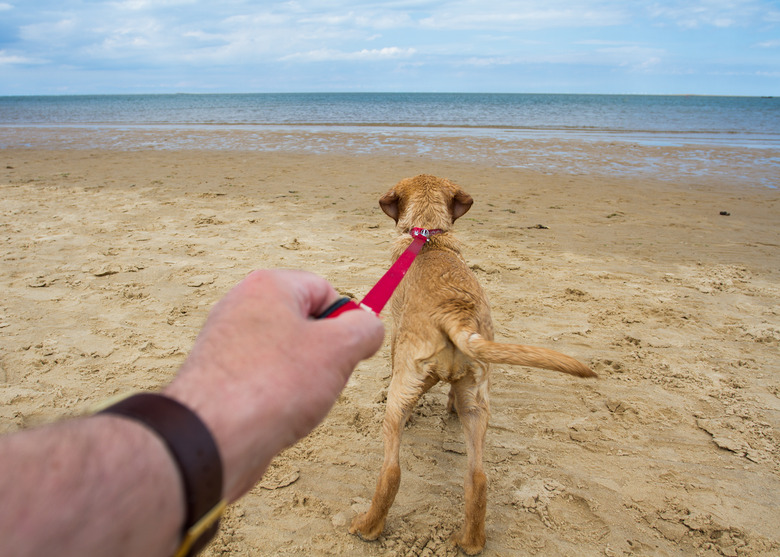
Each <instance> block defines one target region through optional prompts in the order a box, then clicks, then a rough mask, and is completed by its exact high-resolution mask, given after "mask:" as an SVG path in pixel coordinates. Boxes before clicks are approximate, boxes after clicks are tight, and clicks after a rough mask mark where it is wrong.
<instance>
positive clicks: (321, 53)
mask: <svg viewBox="0 0 780 557" xmlns="http://www.w3.org/2000/svg"><path fill="white" fill-rule="evenodd" d="M415 52H416V51H415V49H413V48H398V47H396V46H391V47H386V48H374V49H367V48H364V49H362V50H359V51H355V52H341V51H338V50H333V49H327V48H323V49H317V50H310V51H309V52H297V53H294V54H288V55H286V56H282V57H281V58H280V60H282V61H290V60H300V61H306V62H326V61H340V60H358V61H372V60H392V59H398V58H409V57H411V56H413V55H414V54H415Z"/></svg>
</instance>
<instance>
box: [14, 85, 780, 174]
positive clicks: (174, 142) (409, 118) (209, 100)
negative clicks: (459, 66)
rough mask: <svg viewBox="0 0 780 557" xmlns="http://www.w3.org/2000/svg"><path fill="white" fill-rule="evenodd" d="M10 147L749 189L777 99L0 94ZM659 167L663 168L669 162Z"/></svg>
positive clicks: (775, 146)
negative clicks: (179, 152) (634, 178)
mask: <svg viewBox="0 0 780 557" xmlns="http://www.w3.org/2000/svg"><path fill="white" fill-rule="evenodd" d="M583 144H589V145H597V146H599V145H620V146H623V147H632V146H634V147H637V146H638V147H645V148H656V152H658V153H659V155H658V156H650V157H649V158H648V157H645V159H646V160H645V162H644V163H642V164H638V163H637V161H632V162H631V163H630V164H624V163H623V162H621V161H622V158H621V157H624V156H625V155H626V153H625V149H623V150H622V152H621V153H620V154H615V155H614V156H609V154H608V153H607V152H605V157H603V160H600V161H592V160H590V161H589V160H587V158H588V156H589V155H588V154H587V153H586V152H585V151H584V150H583V149H582V148H581V147H582V145H583ZM13 147H44V148H45V147H51V148H112V149H130V150H132V149H193V148H197V149H230V150H248V151H252V150H264V151H268V150H271V151H302V152H309V153H329V152H341V153H352V154H395V155H403V156H430V157H438V158H459V159H466V160H469V161H474V162H480V163H488V164H496V165H499V166H516V167H524V168H532V169H535V170H543V171H554V170H561V169H563V170H565V171H569V172H584V171H589V169H592V167H597V168H600V169H603V170H605V171H607V172H625V171H637V172H659V171H664V172H669V171H675V170H676V171H678V172H681V173H683V174H686V173H687V174H691V173H693V174H697V175H701V174H702V173H704V174H707V173H708V172H715V173H720V174H723V173H724V172H726V173H728V172H734V173H736V174H735V176H736V175H741V174H740V173H741V172H742V171H743V170H744V171H745V172H747V170H748V169H749V168H753V169H755V166H756V165H758V166H759V167H762V168H764V167H765V169H766V173H764V174H766V175H763V174H762V177H760V179H759V181H760V182H761V185H765V186H770V187H776V186H777V185H778V181H780V179H778V178H777V175H778V174H779V173H780V98H760V97H707V96H643V95H553V94H550V95H539V94H456V93H452V94H443V93H442V94H439V93H430V94H428V93H409V94H407V93H299V94H203V95H202V94H196V95H191V94H173V95H97V96H90V95H84V96H42V97H36V96H25V97H0V148H13ZM669 147H672V148H674V147H679V148H684V149H685V153H686V155H685V156H683V157H677V158H678V160H676V161H674V160H671V159H670V160H667V161H664V160H663V158H664V157H662V156H661V155H660V153H662V152H663V149H664V148H669ZM551 148H552V149H553V151H554V152H550V149H551ZM714 148H725V149H730V150H733V149H736V150H741V151H742V152H744V151H747V152H748V153H749V154H743V155H742V156H741V157H737V160H736V167H735V162H734V158H733V157H732V156H729V160H728V161H727V160H725V159H724V160H721V158H719V157H718V156H717V155H715V154H714ZM591 151H592V149H591ZM637 156H638V155H637ZM641 158H642V157H639V159H641ZM740 161H743V162H740ZM596 162H598V164H597V165H596V164H595V163H596ZM710 163H711V164H710ZM670 164H671V165H672V167H673V168H667V166H668V165H670ZM624 167H625V168H624ZM743 167H744V168H743ZM742 174H744V172H742ZM773 175H774V178H773ZM743 177H744V176H743Z"/></svg>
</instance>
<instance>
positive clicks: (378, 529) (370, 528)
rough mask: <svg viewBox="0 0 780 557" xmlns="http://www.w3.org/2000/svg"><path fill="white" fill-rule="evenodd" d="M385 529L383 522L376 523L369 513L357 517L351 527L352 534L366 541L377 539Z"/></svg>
mask: <svg viewBox="0 0 780 557" xmlns="http://www.w3.org/2000/svg"><path fill="white" fill-rule="evenodd" d="M384 528H385V523H384V521H383V520H381V521H378V522H377V521H375V520H372V519H371V517H370V516H369V513H363V514H359V515H357V516H356V517H355V518H354V519H353V520H352V524H351V525H350V527H349V533H350V534H356V535H358V536H360V537H361V538H362V539H364V540H366V541H369V542H370V541H374V540H375V539H377V538H378V537H379V536H380V534H381V533H382V530H384Z"/></svg>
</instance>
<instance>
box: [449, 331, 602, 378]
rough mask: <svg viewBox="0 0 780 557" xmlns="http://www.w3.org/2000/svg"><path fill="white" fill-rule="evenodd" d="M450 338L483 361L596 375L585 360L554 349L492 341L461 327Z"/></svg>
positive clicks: (461, 348) (578, 374) (580, 374)
mask: <svg viewBox="0 0 780 557" xmlns="http://www.w3.org/2000/svg"><path fill="white" fill-rule="evenodd" d="M450 338H452V341H453V343H454V344H455V346H457V347H458V349H460V351H461V352H463V353H464V354H466V355H467V356H469V357H471V358H474V359H475V360H480V361H482V362H492V363H495V364H512V365H518V366H530V367H540V368H544V369H552V370H554V371H562V372H563V373H568V374H570V375H576V376H577V377H597V375H596V374H595V373H594V372H593V371H592V370H591V369H590V368H589V367H588V366H586V365H585V364H583V363H581V362H579V361H577V360H575V359H574V358H572V357H571V356H567V355H565V354H561V353H560V352H556V351H555V350H548V349H547V348H539V347H537V346H525V345H522V344H503V343H500V342H493V341H491V340H486V339H484V338H482V336H480V335H479V334H477V333H472V332H469V331H460V332H459V333H458V334H456V335H453V336H451V337H450Z"/></svg>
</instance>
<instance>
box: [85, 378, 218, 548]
mask: <svg viewBox="0 0 780 557" xmlns="http://www.w3.org/2000/svg"><path fill="white" fill-rule="evenodd" d="M99 414H114V415H118V416H123V417H126V418H130V419H133V420H136V421H138V422H141V423H142V424H144V425H145V426H146V427H148V428H149V429H151V430H152V431H154V432H155V433H156V434H157V435H158V436H159V437H160V438H161V439H162V440H163V442H164V443H165V446H166V447H167V448H168V450H169V451H170V453H171V455H172V456H173V460H174V462H175V463H176V465H177V466H178V468H179V472H180V473H181V479H182V485H183V487H184V499H185V520H184V529H183V536H182V538H183V540H184V542H183V545H182V548H180V551H179V553H177V554H182V555H195V554H196V553H197V552H198V551H200V550H201V549H203V548H204V547H205V546H206V544H208V542H209V541H210V540H211V539H212V538H213V537H214V535H215V534H216V533H217V530H218V529H219V516H220V514H221V512H219V511H221V510H223V509H224V501H222V459H221V458H220V456H219V449H218V447H217V444H216V442H215V441H214V438H213V437H212V435H211V432H210V431H209V430H208V428H207V427H206V425H205V424H204V423H203V422H202V421H201V419H200V418H199V417H198V416H197V414H195V413H194V412H193V411H192V410H190V409H189V408H187V407H186V406H184V405H183V404H181V403H179V402H177V401H176V400H173V399H172V398H168V397H166V396H164V395H161V394H157V393H140V394H136V395H133V396H131V397H129V398H126V399H124V400H122V401H120V402H117V403H116V404H113V405H111V406H109V407H108V408H105V409H104V410H102V411H100V412H99ZM206 517H209V520H207V521H205V526H204V527H200V524H202V523H203V522H204V521H203V519H204V518H206ZM199 523H200V524H199ZM196 525H198V526H199V527H198V528H193V527H194V526H196ZM193 531H195V533H194V534H193Z"/></svg>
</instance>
